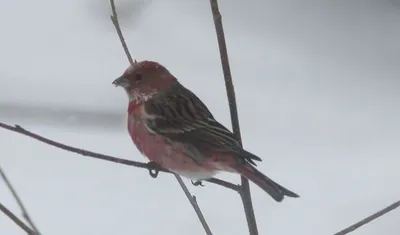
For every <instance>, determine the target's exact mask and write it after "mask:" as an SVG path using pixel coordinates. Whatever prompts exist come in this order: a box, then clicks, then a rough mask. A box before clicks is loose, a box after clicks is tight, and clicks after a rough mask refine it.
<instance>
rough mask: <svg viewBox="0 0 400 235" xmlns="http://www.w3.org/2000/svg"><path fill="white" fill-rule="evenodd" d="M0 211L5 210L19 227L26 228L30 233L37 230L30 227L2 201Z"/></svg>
mask: <svg viewBox="0 0 400 235" xmlns="http://www.w3.org/2000/svg"><path fill="white" fill-rule="evenodd" d="M0 211H1V212H3V213H4V214H5V215H6V216H7V217H8V218H10V219H11V220H12V221H14V223H15V224H16V225H18V227H20V228H21V229H22V230H24V231H25V232H26V233H27V234H29V235H35V231H33V230H32V229H31V228H29V227H28V225H26V224H25V223H24V222H23V221H22V220H20V219H19V218H18V217H17V216H16V215H14V213H12V212H11V211H10V210H9V209H7V207H5V206H4V205H3V204H2V203H1V202H0Z"/></svg>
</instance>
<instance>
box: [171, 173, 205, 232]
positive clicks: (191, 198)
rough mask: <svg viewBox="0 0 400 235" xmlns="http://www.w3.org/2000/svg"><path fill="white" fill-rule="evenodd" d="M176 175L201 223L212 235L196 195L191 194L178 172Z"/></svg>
mask: <svg viewBox="0 0 400 235" xmlns="http://www.w3.org/2000/svg"><path fill="white" fill-rule="evenodd" d="M174 175H175V178H176V180H177V181H178V183H179V185H180V186H181V188H182V189H183V192H185V195H186V197H187V198H188V199H189V202H190V204H192V206H193V209H194V211H195V212H196V214H197V217H198V218H199V220H200V223H201V225H202V226H203V228H204V230H205V231H206V234H207V235H212V232H211V229H210V227H208V224H207V222H206V219H205V218H204V216H203V213H202V212H201V210H200V207H199V205H198V204H197V200H196V196H194V195H191V194H190V192H189V190H188V188H187V187H186V185H185V183H183V180H182V178H181V177H180V176H179V175H177V174H174Z"/></svg>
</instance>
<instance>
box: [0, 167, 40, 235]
mask: <svg viewBox="0 0 400 235" xmlns="http://www.w3.org/2000/svg"><path fill="white" fill-rule="evenodd" d="M0 175H1V177H2V178H3V180H4V182H5V183H6V185H7V187H8V189H9V190H10V191H11V194H12V195H13V197H14V198H15V200H16V201H17V203H18V206H19V207H20V208H21V210H22V217H24V218H25V219H26V221H27V222H28V223H29V225H30V226H31V227H32V229H33V231H34V232H35V233H34V234H40V233H39V230H38V229H37V227H36V226H35V223H33V221H32V219H31V217H30V216H29V214H28V211H27V210H26V208H25V206H24V204H23V203H22V201H21V199H20V198H19V196H18V194H17V192H16V191H15V189H14V187H13V186H12V184H11V183H10V181H9V180H8V178H7V176H6V174H5V173H4V171H3V169H2V168H1V166H0ZM24 230H25V229H24Z"/></svg>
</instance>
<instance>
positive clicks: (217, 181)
mask: <svg viewBox="0 0 400 235" xmlns="http://www.w3.org/2000/svg"><path fill="white" fill-rule="evenodd" d="M0 128H4V129H7V130H10V131H13V132H16V133H20V134H22V135H25V136H28V137H30V138H33V139H35V140H38V141H40V142H42V143H45V144H48V145H51V146H54V147H56V148H59V149H63V150H65V151H68V152H72V153H77V154H80V155H82V156H85V157H91V158H95V159H100V160H104V161H109V162H114V163H119V164H123V165H128V166H134V167H137V168H143V169H147V170H149V171H151V170H157V171H160V172H165V173H171V172H169V171H168V170H166V169H163V168H161V167H157V169H154V168H153V166H151V165H149V164H148V163H143V162H137V161H131V160H127V159H122V158H116V157H112V156H110V155H106V154H101V153H96V152H92V151H89V150H86V149H80V148H76V147H72V146H69V145H66V144H62V143H59V142H56V141H54V140H50V139H48V138H45V137H43V136H41V135H38V134H35V133H33V132H30V131H28V130H26V129H24V128H22V127H21V126H19V125H15V126H11V125H7V124H5V123H2V122H0ZM206 181H207V182H210V183H213V184H217V185H220V186H223V187H225V188H228V189H232V190H234V191H239V190H240V187H239V186H238V185H235V184H232V183H229V182H227V181H224V180H220V179H216V178H212V179H209V180H206Z"/></svg>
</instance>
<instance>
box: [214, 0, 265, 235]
mask: <svg viewBox="0 0 400 235" xmlns="http://www.w3.org/2000/svg"><path fill="white" fill-rule="evenodd" d="M210 5H211V11H212V15H213V19H214V26H215V31H216V33H217V40H218V47H219V53H220V57H221V64H222V70H223V72H224V78H225V87H226V92H227V96H228V102H229V109H230V113H231V122H232V131H233V133H234V134H235V136H236V139H237V140H238V141H239V143H240V144H242V138H241V135H240V127H239V115H238V112H237V105H236V95H235V89H234V87H233V82H232V75H231V70H230V66H229V59H228V50H227V47H226V42H225V34H224V28H223V26H222V19H221V18H222V17H221V13H220V11H219V8H218V1H217V0H210ZM241 182H242V184H241V190H240V197H241V199H242V202H243V207H244V211H245V214H246V219H247V226H248V228H249V233H250V235H258V229H257V222H256V217H255V215H254V209H253V203H252V200H251V194H250V186H249V181H248V180H247V179H246V178H245V177H243V176H242V177H241Z"/></svg>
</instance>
